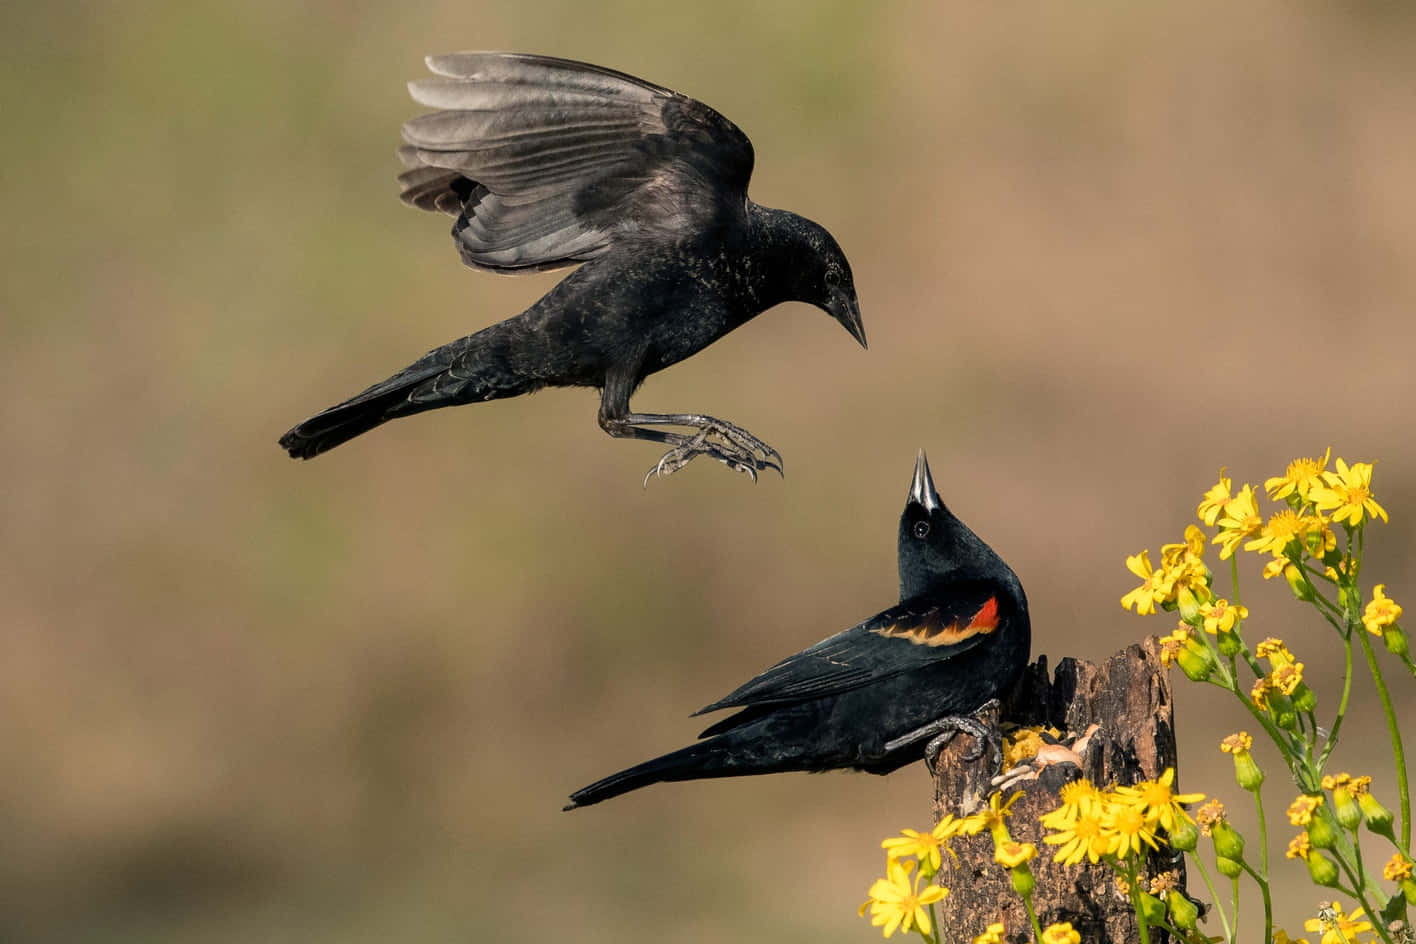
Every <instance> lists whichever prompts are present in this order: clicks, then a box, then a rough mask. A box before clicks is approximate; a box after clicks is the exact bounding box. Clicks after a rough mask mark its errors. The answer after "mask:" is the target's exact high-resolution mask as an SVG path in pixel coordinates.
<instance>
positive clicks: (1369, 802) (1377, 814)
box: [1357, 793, 1396, 842]
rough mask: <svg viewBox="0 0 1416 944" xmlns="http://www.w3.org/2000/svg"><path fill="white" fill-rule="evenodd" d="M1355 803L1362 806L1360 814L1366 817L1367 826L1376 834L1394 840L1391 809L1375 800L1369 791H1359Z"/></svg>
mask: <svg viewBox="0 0 1416 944" xmlns="http://www.w3.org/2000/svg"><path fill="white" fill-rule="evenodd" d="M1357 805H1358V806H1360V807H1361V808H1362V815H1363V816H1365V817H1366V818H1367V828H1368V829H1370V830H1371V831H1372V832H1374V833H1376V834H1377V835H1378V836H1385V837H1386V838H1388V839H1391V840H1392V841H1393V842H1395V841H1396V840H1395V838H1394V837H1393V836H1392V831H1391V820H1392V816H1391V810H1389V809H1387V808H1386V807H1384V806H1382V805H1381V804H1380V803H1378V802H1377V798H1376V797H1374V796H1372V795H1371V794H1370V793H1359V794H1358V795H1357Z"/></svg>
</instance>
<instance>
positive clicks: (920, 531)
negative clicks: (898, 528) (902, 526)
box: [914, 521, 929, 538]
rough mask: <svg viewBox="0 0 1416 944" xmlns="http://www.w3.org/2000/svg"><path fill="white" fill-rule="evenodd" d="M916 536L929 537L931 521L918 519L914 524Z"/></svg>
mask: <svg viewBox="0 0 1416 944" xmlns="http://www.w3.org/2000/svg"><path fill="white" fill-rule="evenodd" d="M914 536H915V537H917V538H927V537H929V522H928V521H916V522H915V526H914Z"/></svg>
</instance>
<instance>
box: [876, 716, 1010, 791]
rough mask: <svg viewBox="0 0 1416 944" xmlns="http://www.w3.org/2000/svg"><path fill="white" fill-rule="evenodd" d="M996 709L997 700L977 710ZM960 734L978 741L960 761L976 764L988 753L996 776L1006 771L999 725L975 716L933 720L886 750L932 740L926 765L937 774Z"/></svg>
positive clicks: (896, 740) (925, 753)
mask: <svg viewBox="0 0 1416 944" xmlns="http://www.w3.org/2000/svg"><path fill="white" fill-rule="evenodd" d="M996 707H998V699H996V698H994V699H990V700H989V701H987V702H985V703H984V704H982V705H980V706H979V707H978V709H977V711H979V712H982V711H985V710H987V709H990V708H996ZM960 731H962V732H963V733H965V734H967V735H969V736H970V737H972V738H973V739H974V740H975V741H976V742H977V743H975V744H974V746H973V747H972V748H970V749H969V750H968V752H966V753H965V754H963V755H962V756H961V757H960V760H962V761H964V763H973V762H974V761H976V760H978V759H979V758H980V757H982V756H983V755H984V752H985V751H987V752H990V755H991V756H990V758H989V762H990V763H991V764H992V767H993V775H994V776H997V775H998V774H999V773H1000V772H1001V771H1002V768H1003V733H1002V732H1001V731H999V730H998V727H997V725H992V724H985V723H984V722H982V721H980V720H978V718H977V717H976V716H974V715H962V716H961V715H951V716H950V717H947V718H940V719H939V720H937V721H931V722H930V723H929V724H926V725H925V726H924V727H922V728H917V729H916V730H914V731H911V732H909V733H908V734H903V735H901V736H900V737H897V738H895V739H894V740H893V741H888V742H886V744H885V750H886V751H894V750H898V749H899V748H902V747H908V746H909V745H911V744H918V743H919V742H920V741H923V740H925V739H926V738H928V739H929V740H928V743H926V744H925V746H924V762H925V763H926V764H928V765H929V769H930V771H931V772H933V770H934V765H935V764H936V763H937V762H938V760H939V752H940V751H942V750H944V748H945V747H947V746H948V745H949V742H950V741H952V740H953V739H954V736H955V735H956V734H958V733H959V732H960Z"/></svg>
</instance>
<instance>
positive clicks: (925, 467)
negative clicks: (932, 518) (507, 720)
mask: <svg viewBox="0 0 1416 944" xmlns="http://www.w3.org/2000/svg"><path fill="white" fill-rule="evenodd" d="M910 501H912V502H914V503H915V504H917V505H923V506H924V509H925V511H934V510H935V509H937V508H942V507H943V506H944V503H943V502H941V501H940V500H939V493H938V492H936V491H935V490H934V479H933V478H932V477H931V476H930V474H929V460H928V459H927V458H925V455H924V450H923V449H921V450H920V451H919V458H917V459H915V470H914V481H912V482H911V483H910Z"/></svg>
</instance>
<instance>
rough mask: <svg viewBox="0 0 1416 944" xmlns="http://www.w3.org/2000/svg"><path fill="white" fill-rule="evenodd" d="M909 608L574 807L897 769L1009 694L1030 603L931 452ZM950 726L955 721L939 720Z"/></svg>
mask: <svg viewBox="0 0 1416 944" xmlns="http://www.w3.org/2000/svg"><path fill="white" fill-rule="evenodd" d="M899 566H900V602H899V604H898V605H896V606H892V607H890V608H889V609H887V610H885V611H884V612H882V613H879V614H877V615H875V616H872V617H871V618H870V619H868V620H866V621H865V622H863V623H860V624H859V625H857V626H854V627H852V628H850V629H848V630H846V631H845V632H842V633H838V634H837V635H835V636H832V637H830V638H829V639H826V640H823V641H822V642H819V643H817V644H816V645H814V646H812V647H811V648H809V649H806V650H804V651H802V652H799V653H797V654H796V655H794V656H791V657H790V658H787V659H785V660H783V661H782V662H779V663H777V664H776V665H775V666H773V667H772V668H770V669H768V670H767V671H766V672H764V673H762V674H761V675H759V676H758V677H757V678H755V679H753V680H752V681H750V682H748V683H746V684H745V685H743V686H741V687H740V688H738V689H737V691H735V692H733V693H732V694H731V695H728V696H727V697H726V698H722V699H719V700H718V701H715V702H714V703H713V704H711V705H708V706H707V707H706V708H703V709H701V710H700V711H698V712H697V714H702V713H703V712H706V711H716V710H718V709H721V708H737V709H740V710H739V711H738V712H737V713H736V714H733V715H730V716H729V717H727V718H724V719H723V720H722V721H719V722H718V723H717V724H714V725H712V726H711V727H709V728H708V729H707V730H705V731H704V732H703V733H702V734H700V735H699V738H700V739H701V740H699V741H698V743H696V744H692V745H690V746H688V747H685V748H683V749H682V750H678V751H674V752H673V753H671V754H665V755H664V756H662V757H659V758H656V759H654V760H651V761H647V762H645V763H643V764H639V765H638V766H636V767H631V768H629V769H628V770H624V771H621V772H620V773H617V774H613V775H611V776H609V777H606V778H605V779H603V780H601V781H599V782H598V783H594V784H591V785H590V786H588V787H585V788H584V789H582V790H577V791H576V792H575V793H573V794H571V797H570V805H569V806H567V807H566V809H574V808H576V807H580V806H589V805H590V804H592V803H599V802H600V801H601V800H607V799H609V798H610V797H614V796H618V795H620V794H621V793H625V792H627V791H630V790H636V789H638V788H640V787H644V786H648V785H649V784H652V783H661V782H665V781H673V780H699V779H703V778H708V777H735V776H743V775H748V774H767V773H777V772H780V771H792V770H797V771H820V770H833V769H840V768H851V769H855V770H865V771H869V772H871V773H876V774H886V773H890V772H891V771H893V770H897V769H899V768H900V767H902V766H904V765H905V764H907V763H909V762H911V761H914V760H918V759H920V758H921V757H923V756H924V755H925V749H926V747H927V746H928V744H929V743H930V741H931V740H932V739H933V738H934V736H935V735H937V734H939V733H940V732H941V731H943V730H946V729H948V728H949V727H951V726H959V727H964V725H963V724H959V722H958V719H959V718H960V716H965V715H968V714H969V713H971V712H973V711H975V710H977V709H978V708H979V707H980V706H982V705H984V704H985V703H987V702H988V701H989V700H990V699H993V698H996V697H999V696H1001V695H1002V694H1004V693H1005V692H1006V691H1007V690H1008V689H1009V688H1011V687H1012V685H1013V683H1014V682H1015V681H1017V678H1018V676H1019V674H1020V673H1021V672H1022V670H1023V667H1024V666H1026V665H1027V661H1028V655H1029V647H1030V644H1031V629H1030V624H1029V622H1028V603H1027V597H1026V596H1025V595H1024V593H1023V587H1022V584H1021V583H1019V582H1018V578H1017V576H1016V575H1015V574H1014V573H1013V571H1012V570H1011V569H1010V568H1009V567H1008V565H1007V564H1005V563H1004V562H1003V559H1002V558H1000V557H999V556H998V555H997V554H996V553H995V552H994V551H993V549H992V548H990V547H989V546H988V545H987V544H985V543H984V542H983V540H982V539H981V538H979V537H978V535H976V534H974V533H973V532H972V531H970V530H969V528H968V527H967V526H966V525H965V524H964V523H963V522H961V521H960V520H959V519H958V518H957V517H955V516H954V514H953V513H952V512H950V511H949V509H948V508H947V507H945V505H944V503H943V502H942V501H940V500H939V495H938V493H937V492H936V491H935V489H934V483H933V481H932V479H931V478H930V475H929V465H928V463H927V462H926V461H925V458H924V453H923V452H921V453H920V455H919V459H918V460H917V461H916V463H915V475H914V481H913V483H912V484H911V487H910V494H909V499H908V501H907V502H906V503H905V510H904V512H903V514H901V515H900V529H899ZM941 722H943V724H941Z"/></svg>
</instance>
